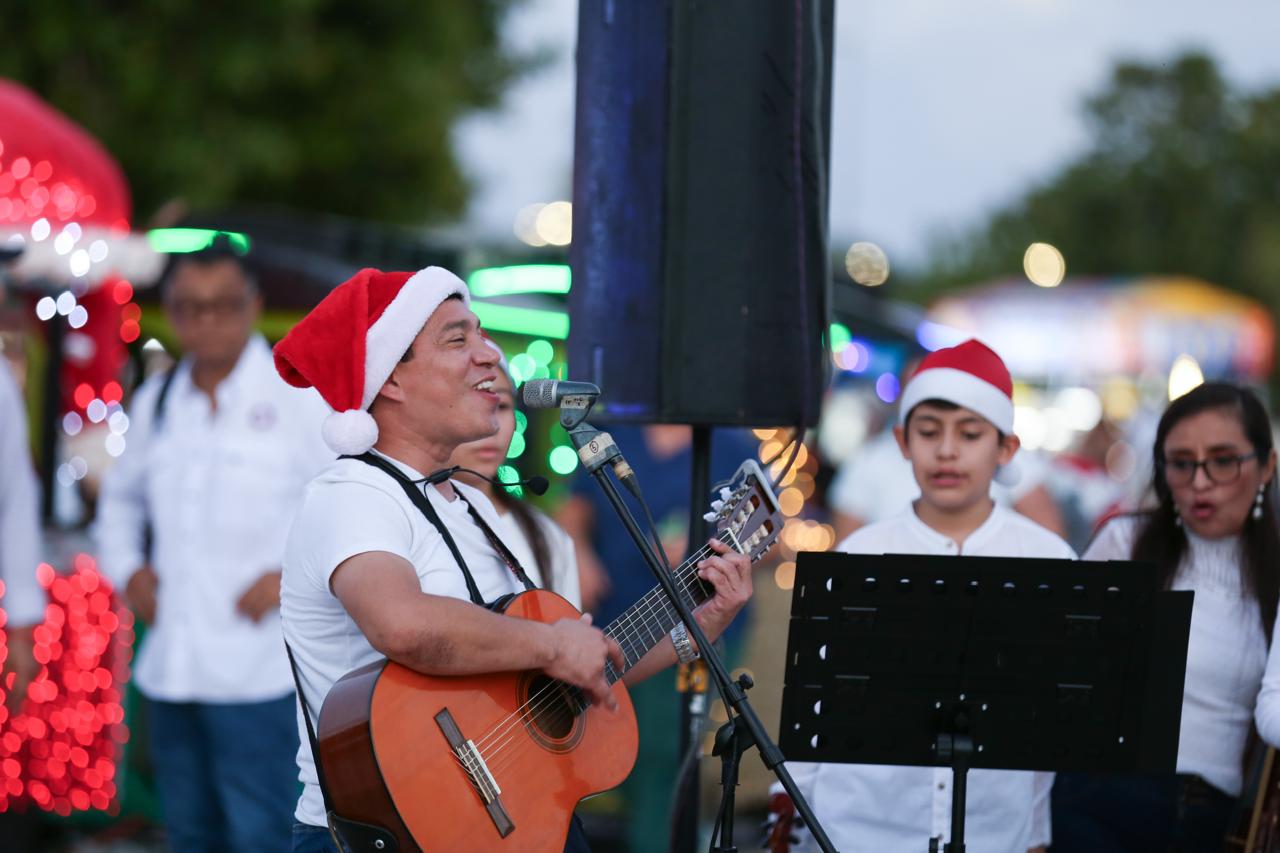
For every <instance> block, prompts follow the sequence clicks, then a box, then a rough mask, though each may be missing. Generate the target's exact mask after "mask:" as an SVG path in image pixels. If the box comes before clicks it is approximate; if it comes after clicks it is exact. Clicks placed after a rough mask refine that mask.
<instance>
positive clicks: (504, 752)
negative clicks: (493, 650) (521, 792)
mask: <svg viewBox="0 0 1280 853" xmlns="http://www.w3.org/2000/svg"><path fill="white" fill-rule="evenodd" d="M695 578H696V572H695V573H694V578H691V579H690V581H689V583H687V584H685V585H684V591H685V592H687V591H688V590H689V589H691V588H692V585H693V583H695V582H697V581H699V580H701V579H700V578H696V579H695ZM666 609H667V611H668V613H670V614H672V615H675V611H674V610H672V609H671V607H670V604H669V603H668V604H667V605H666ZM676 618H677V619H678V617H676ZM559 684H561V682H556V683H554V684H552V685H549V686H548V687H547V688H544V689H543V691H542V692H545V691H547V690H549V689H554V688H556V687H557V685H559ZM557 698H558V697H557V696H556V695H554V694H553V695H552V696H550V697H543V698H541V699H540V700H539V701H538V702H536V703H534V702H527V703H526V704H525V705H524V706H522V709H521V712H520V713H519V714H518V716H519V719H518V720H513V721H512V723H511V724H509V725H508V726H506V727H505V729H506V737H505V738H503V739H502V741H501V742H499V743H496V744H493V745H491V746H490V747H489V748H488V749H487V750H486V752H487V754H483V753H482V754H481V758H482V760H484V762H485V764H486V766H488V767H489V772H490V773H498V772H501V771H502V770H504V769H506V768H508V767H510V766H511V764H512V762H513V761H514V760H515V759H516V758H517V757H519V755H520V754H521V753H522V752H523V751H524V749H525V748H527V746H528V744H531V743H533V742H534V741H532V739H529V738H525V739H521V740H517V741H516V742H515V744H514V747H513V746H512V741H513V740H515V739H516V738H517V736H518V735H519V733H520V727H519V724H520V723H523V722H527V721H529V720H532V719H533V718H534V717H535V716H537V715H538V714H539V713H540V712H542V711H544V710H545V709H546V707H547V705H548V703H554V702H556V700H557ZM587 707H590V703H589V702H588V703H587ZM582 710H584V711H585V710H586V708H583V709H582ZM551 713H552V714H553V715H554V716H551V717H550V718H549V719H548V720H547V722H548V723H549V724H555V723H558V722H561V721H563V720H564V719H565V717H566V715H568V716H569V717H572V716H574V715H575V712H574V711H573V710H571V708H570V707H569V705H568V704H561V705H560V706H559V707H553V708H552V710H551ZM513 716H516V715H513ZM490 740H492V738H490ZM479 751H480V750H479V749H477V752H479Z"/></svg>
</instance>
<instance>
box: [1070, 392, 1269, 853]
mask: <svg viewBox="0 0 1280 853" xmlns="http://www.w3.org/2000/svg"><path fill="white" fill-rule="evenodd" d="M1152 454H1153V457H1154V475H1153V483H1152V491H1153V492H1154V497H1155V505H1154V506H1153V507H1151V508H1149V509H1147V510H1144V511H1141V512H1137V513H1134V514H1132V515H1127V516H1123V517H1121V518H1117V519H1115V520H1113V521H1112V522H1110V523H1109V524H1107V525H1106V526H1105V527H1103V528H1102V530H1101V531H1099V533H1098V535H1097V537H1096V538H1095V539H1094V541H1093V543H1092V544H1091V545H1090V547H1089V548H1088V550H1086V552H1085V554H1084V559H1086V560H1140V561H1145V562H1150V563H1154V564H1155V565H1157V566H1158V567H1159V568H1160V570H1161V573H1162V575H1163V583H1164V586H1165V588H1167V589H1177V590H1193V591H1194V592H1195V600H1194V604H1193V606H1192V611H1191V636H1190V641H1189V645H1188V650H1187V675H1186V682H1185V685H1184V689H1183V697H1182V727H1181V736H1180V739H1179V744H1178V763H1177V773H1176V775H1172V776H1149V775H1148V776H1093V775H1087V774H1070V773H1060V774H1058V777H1057V780H1056V782H1055V783H1054V788H1053V795H1052V803H1053V850H1054V851H1055V853H1060V852H1061V851H1086V850H1087V851H1090V853H1099V851H1130V850H1132V851H1143V853H1148V851H1173V850H1177V851H1199V850H1205V851H1215V853H1216V851H1219V850H1221V849H1222V846H1223V836H1224V834H1225V832H1226V830H1227V825H1228V822H1229V821H1230V818H1231V813H1232V810H1233V808H1234V805H1235V800H1236V798H1237V797H1238V796H1239V795H1240V792H1241V789H1242V788H1243V786H1244V780H1243V774H1244V753H1245V749H1246V746H1247V744H1248V741H1249V736H1250V730H1251V727H1252V724H1253V719H1254V712H1255V708H1258V710H1259V712H1261V708H1260V707H1259V701H1260V700H1259V691H1260V688H1261V687H1262V682H1263V672H1264V670H1265V669H1266V668H1267V657H1268V647H1269V645H1270V642H1269V641H1270V638H1271V635H1272V629H1273V627H1274V626H1275V621H1276V602H1277V597H1278V596H1280V528H1278V527H1277V523H1276V512H1275V508H1276V494H1275V486H1274V474H1275V468H1276V453H1275V450H1274V449H1273V447H1272V438H1271V423H1270V421H1269V419H1268V417H1267V412H1266V409H1265V408H1264V407H1263V405H1262V403H1261V402H1260V401H1259V400H1258V398H1257V396H1255V395H1254V394H1253V393H1252V392H1251V391H1248V390H1246V389H1244V388H1240V387H1237V386H1235V385H1229V384H1225V383H1208V384H1205V385H1201V386H1200V387H1198V388H1196V389H1195V390H1193V391H1191V392H1189V393H1188V394H1186V395H1184V396H1182V397H1179V398H1178V399H1177V400H1175V401H1174V402H1173V403H1171V404H1170V405H1169V407H1168V409H1166V410H1165V413H1164V415H1163V417H1161V419H1160V424H1159V426H1158V428H1157V430H1156V439H1155V445H1154V447H1153V448H1152ZM1278 658H1280V656H1278ZM1273 666H1275V667H1276V670H1277V672H1276V680H1277V684H1278V685H1280V659H1278V660H1277V661H1276V663H1275V664H1273ZM1276 701H1277V704H1280V695H1278V696H1277V700H1276ZM1274 713H1275V714H1276V715H1277V720H1276V723H1275V725H1274V726H1272V727H1271V731H1270V733H1268V731H1267V730H1265V729H1264V731H1263V734H1264V736H1268V737H1269V739H1271V740H1272V741H1273V742H1276V738H1277V736H1278V735H1280V708H1277V709H1276V711H1275V712H1274ZM1260 723H1261V716H1260Z"/></svg>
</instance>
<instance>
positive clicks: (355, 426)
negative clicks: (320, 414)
mask: <svg viewBox="0 0 1280 853" xmlns="http://www.w3.org/2000/svg"><path fill="white" fill-rule="evenodd" d="M320 434H321V435H322V436H323V437H324V443H325V444H327V445H329V447H331V448H333V450H334V451H336V452H337V453H340V454H342V455H343V456H359V455H360V454H361V453H364V452H365V451H367V450H369V449H371V448H372V447H373V446H374V445H375V444H377V443H378V422H377V421H375V420H374V419H373V415H371V414H369V413H368V412H366V411H364V410H362V409H347V410H346V411H345V412H334V413H333V414H331V415H329V416H328V417H327V418H325V419H324V423H322V424H321V425H320Z"/></svg>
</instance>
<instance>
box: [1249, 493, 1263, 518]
mask: <svg viewBox="0 0 1280 853" xmlns="http://www.w3.org/2000/svg"><path fill="white" fill-rule="evenodd" d="M1266 490H1267V487H1266V486H1258V494H1257V496H1256V497H1254V499H1253V512H1252V513H1250V515H1252V516H1253V520H1254V521H1261V520H1262V495H1263V493H1264V492H1265V491H1266Z"/></svg>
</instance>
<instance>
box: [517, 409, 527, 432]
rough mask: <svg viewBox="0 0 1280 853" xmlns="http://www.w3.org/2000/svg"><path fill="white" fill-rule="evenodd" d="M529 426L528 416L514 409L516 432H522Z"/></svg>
mask: <svg viewBox="0 0 1280 853" xmlns="http://www.w3.org/2000/svg"><path fill="white" fill-rule="evenodd" d="M528 426H529V416H528V415H526V414H525V413H524V412H521V411H519V410H517V411H516V432H518V433H523V432H524V431H525V429H526V428H528Z"/></svg>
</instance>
